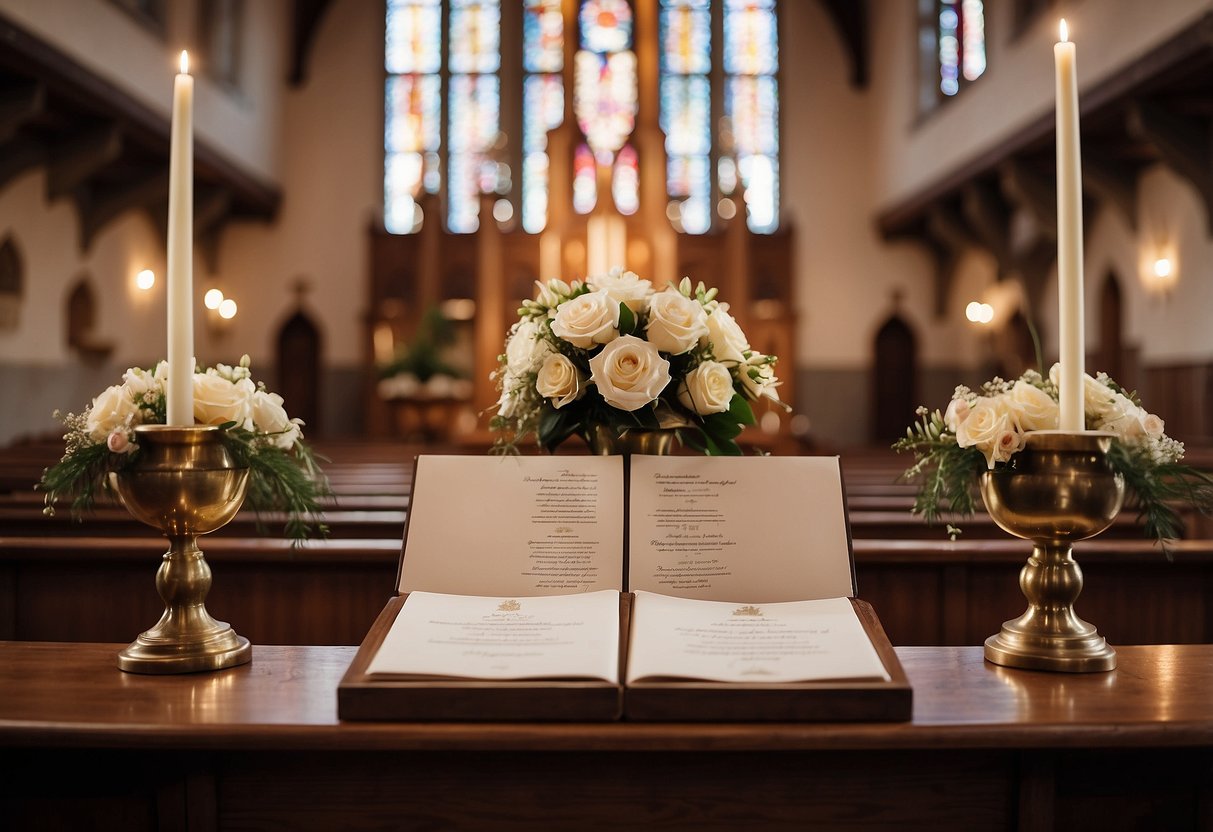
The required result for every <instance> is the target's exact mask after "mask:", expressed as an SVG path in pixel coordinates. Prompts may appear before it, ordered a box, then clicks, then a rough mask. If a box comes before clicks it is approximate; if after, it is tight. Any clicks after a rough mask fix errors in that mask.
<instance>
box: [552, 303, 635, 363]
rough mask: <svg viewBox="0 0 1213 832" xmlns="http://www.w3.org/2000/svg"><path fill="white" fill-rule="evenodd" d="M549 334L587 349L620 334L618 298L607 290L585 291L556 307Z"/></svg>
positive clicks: (611, 339)
mask: <svg viewBox="0 0 1213 832" xmlns="http://www.w3.org/2000/svg"><path fill="white" fill-rule="evenodd" d="M552 334H553V335H555V336H556V337H557V338H563V339H564V340H565V341H568V342H569V343H570V344H572V345H573V346H574V347H581V348H582V349H589V348H590V347H592V346H594V345H595V344H605V343H607V342H608V341H613V340H614V339H615V338H618V337H619V302H618V301H616V300H614V299H612V298H611V296H610V295H608V294H607V293H606V292H587V293H586V294H584V295H578V296H577V297H575V298H572V299H570V300H566V301H565V302H564V303H562V304H560V306H558V307H556V316H555V317H554V318H553V319H552Z"/></svg>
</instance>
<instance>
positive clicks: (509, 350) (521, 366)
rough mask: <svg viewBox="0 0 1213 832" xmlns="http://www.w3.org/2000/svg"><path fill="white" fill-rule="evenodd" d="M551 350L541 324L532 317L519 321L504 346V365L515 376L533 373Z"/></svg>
mask: <svg viewBox="0 0 1213 832" xmlns="http://www.w3.org/2000/svg"><path fill="white" fill-rule="evenodd" d="M551 351H552V345H551V344H550V343H549V342H548V341H547V339H545V338H544V337H543V326H542V324H540V323H539V322H538V321H537V320H535V319H534V318H527V319H525V320H522V321H519V323H518V324H517V326H516V327H515V328H514V334H513V335H511V336H510V342H509V343H508V344H506V347H505V358H506V366H507V367H508V368H509V371H510V372H511V373H513V374H514V375H516V376H524V375H526V374H527V373H533V372H535V370H537V369H538V368H539V365H540V364H542V363H543V359H544V358H545V357H546V356H547V355H548V353H550V352H551Z"/></svg>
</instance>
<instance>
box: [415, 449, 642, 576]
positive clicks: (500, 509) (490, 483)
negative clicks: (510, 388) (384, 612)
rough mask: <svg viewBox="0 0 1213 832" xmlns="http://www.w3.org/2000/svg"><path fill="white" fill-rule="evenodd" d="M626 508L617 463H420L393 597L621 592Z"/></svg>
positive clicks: (524, 459)
mask: <svg viewBox="0 0 1213 832" xmlns="http://www.w3.org/2000/svg"><path fill="white" fill-rule="evenodd" d="M623 510H624V506H623V464H622V459H621V458H620V457H594V456H560V457H556V456H487V455H486V456H453V455H452V456H443V455H423V456H420V457H418V458H417V474H416V478H415V480H414V482H413V494H412V499H411V502H410V505H409V517H408V525H407V526H406V528H405V539H404V555H403V559H402V564H401V569H400V585H399V589H400V590H401V591H402V592H412V591H414V590H419V589H420V590H425V591H427V592H445V593H451V594H456V595H559V594H567V593H581V592H592V591H596V590H600V589H614V590H619V589H622V588H623Z"/></svg>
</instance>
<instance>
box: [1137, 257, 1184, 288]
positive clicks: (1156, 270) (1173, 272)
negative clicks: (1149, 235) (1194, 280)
mask: <svg viewBox="0 0 1213 832" xmlns="http://www.w3.org/2000/svg"><path fill="white" fill-rule="evenodd" d="M1140 268H1141V282H1142V284H1143V285H1144V286H1145V287H1146V290H1147V291H1150V292H1154V293H1155V294H1160V295H1161V294H1166V293H1168V292H1170V291H1171V290H1172V289H1174V288H1175V284H1176V283H1178V282H1179V261H1178V258H1177V257H1176V256H1175V252H1174V250H1173V249H1172V248H1170V247H1169V246H1155V247H1153V248H1152V249H1147V250H1146V251H1145V252H1143V253H1142V260H1141V267H1140Z"/></svg>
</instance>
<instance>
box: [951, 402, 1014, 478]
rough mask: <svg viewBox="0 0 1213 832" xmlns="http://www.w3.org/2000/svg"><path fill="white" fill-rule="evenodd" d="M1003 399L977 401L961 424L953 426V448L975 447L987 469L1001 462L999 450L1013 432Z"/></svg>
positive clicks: (1003, 459)
mask: <svg viewBox="0 0 1213 832" xmlns="http://www.w3.org/2000/svg"><path fill="white" fill-rule="evenodd" d="M1005 398H1006V397H1005V396H989V397H985V398H979V399H978V400H977V402H976V403H975V404H974V405H973V406H972V407H971V408H970V409H969V415H968V416H967V417H966V418H965V420H964V421H963V422H961V423H960V424H959V425H957V426H956V444H957V445H959V446H960V447H962V448H969V447H973V446H976V447H977V450H979V451H981V453H982V454H983V455H984V456H985V458H986V464H987V465H988V466H989V467H990V468H993V467H994V463H995V462H1001V461H1005V458H1003V457H1001V456H1000V454H999V448H1000V446H1001V445H1003V444H1004V443H1005V442H1006V441H1007V440H1006V434H1007V433H1010V432H1013V431H1014V429H1015V426H1014V423H1013V422H1012V420H1011V412H1010V408H1009V407H1008V406H1007V403H1006V402H1005V401H1004V399H1005Z"/></svg>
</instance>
